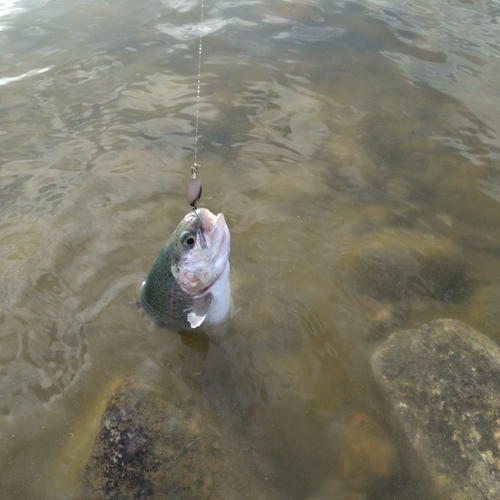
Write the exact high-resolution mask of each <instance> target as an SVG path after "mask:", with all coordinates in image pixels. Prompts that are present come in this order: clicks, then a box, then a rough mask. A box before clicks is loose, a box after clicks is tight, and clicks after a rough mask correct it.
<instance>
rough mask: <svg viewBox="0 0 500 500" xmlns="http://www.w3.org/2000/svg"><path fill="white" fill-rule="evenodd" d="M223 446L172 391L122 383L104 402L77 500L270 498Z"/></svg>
mask: <svg viewBox="0 0 500 500" xmlns="http://www.w3.org/2000/svg"><path fill="white" fill-rule="evenodd" d="M229 441H230V440H229V439H228V436H225V435H223V433H221V432H219V431H218V430H217V429H216V428H215V426H214V424H213V422H212V421H211V418H210V417H209V416H208V415H207V414H206V413H205V412H204V411H202V408H201V406H200V405H199V404H198V403H197V402H196V401H195V400H194V399H193V398H188V399H187V400H186V399H185V398H184V400H180V399H179V397H178V395H177V394H176V391H175V389H173V388H171V387H168V386H167V388H164V387H162V386H156V385H151V384H148V383H144V382H137V381H133V380H127V381H125V382H124V383H123V384H122V385H121V386H120V387H119V388H118V389H117V390H116V391H115V392H114V394H113V395H112V396H111V398H110V399H109V400H108V402H107V405H106V408H105V411H104V414H103V416H102V420H101V425H100V430H99V432H98V434H97V437H96V439H95V441H94V446H93V449H92V451H91V453H90V456H89V457H88V460H87V461H86V463H85V465H84V466H83V471H82V473H81V483H82V491H81V496H82V498H85V499H100V500H104V499H120V500H142V499H144V500H145V499H155V500H174V499H175V500H188V499H189V500H192V499H197V498H199V499H223V498H227V499H229V498H231V499H239V498H275V497H273V496H268V495H267V493H266V492H265V491H263V488H261V485H260V484H259V481H258V480H256V478H255V476H253V475H252V473H249V472H248V471H249V470H250V467H249V464H244V463H243V461H242V459H241V457H240V456H238V455H240V453H239V452H241V450H239V451H238V454H236V453H235V451H234V450H235V447H234V446H232V445H231V444H230V443H229ZM233 444H234V443H233Z"/></svg>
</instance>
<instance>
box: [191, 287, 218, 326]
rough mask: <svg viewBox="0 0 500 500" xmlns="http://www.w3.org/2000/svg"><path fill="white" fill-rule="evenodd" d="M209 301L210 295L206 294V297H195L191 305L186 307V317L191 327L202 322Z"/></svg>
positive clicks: (208, 306)
mask: <svg viewBox="0 0 500 500" xmlns="http://www.w3.org/2000/svg"><path fill="white" fill-rule="evenodd" d="M211 303H212V295H210V294H208V295H207V296H206V297H203V298H200V299H195V300H194V302H193V305H192V306H190V307H188V308H187V309H186V312H187V313H188V315H187V319H188V321H189V323H190V324H191V328H197V327H199V326H200V325H201V324H202V323H203V321H204V320H205V317H206V315H207V313H208V310H209V309H210V304H211Z"/></svg>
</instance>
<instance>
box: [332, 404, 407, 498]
mask: <svg viewBox="0 0 500 500" xmlns="http://www.w3.org/2000/svg"><path fill="white" fill-rule="evenodd" d="M400 470H401V467H400V463H399V456H398V451H397V449H396V447H395V446H394V444H393V443H392V442H391V440H390V438H389V436H388V435H387V433H386V432H384V431H383V430H382V429H381V428H380V426H379V425H378V424H377V423H376V422H374V421H373V420H372V419H371V418H370V417H368V416H367V415H363V414H358V415H355V416H354V417H353V418H352V420H351V422H350V423H349V426H348V428H347V432H346V434H345V436H344V442H343V446H342V452H341V455H340V472H341V474H342V477H343V478H344V480H345V482H346V483H347V484H348V485H349V487H350V488H351V489H352V490H354V491H360V492H368V491H370V490H372V489H373V488H374V487H375V486H378V485H380V484H381V482H383V481H384V480H387V479H388V478H390V477H392V476H395V475H396V474H397V473H398V472H400Z"/></svg>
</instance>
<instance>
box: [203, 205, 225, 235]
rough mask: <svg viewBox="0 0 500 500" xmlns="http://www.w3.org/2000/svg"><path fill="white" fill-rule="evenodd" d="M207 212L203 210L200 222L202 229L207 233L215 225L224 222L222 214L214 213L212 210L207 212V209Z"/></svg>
mask: <svg viewBox="0 0 500 500" xmlns="http://www.w3.org/2000/svg"><path fill="white" fill-rule="evenodd" d="M207 212H208V213H207ZM207 212H205V214H204V217H203V219H202V221H201V223H202V226H203V230H204V231H206V232H207V233H211V232H212V231H213V230H214V229H215V228H216V227H218V226H219V224H221V223H224V222H225V220H224V215H223V214H218V215H214V214H213V213H212V212H209V211H208V210H207Z"/></svg>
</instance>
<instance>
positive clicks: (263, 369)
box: [0, 0, 500, 499]
mask: <svg viewBox="0 0 500 500" xmlns="http://www.w3.org/2000/svg"><path fill="white" fill-rule="evenodd" d="M499 12H500V6H499V5H498V4H497V3H496V2H486V1H484V0H475V1H465V0H464V1H460V0H449V1H445V0H426V1H408V2H391V1H383V0H382V1H377V0H373V1H344V2H327V1H324V2H323V1H314V0H310V1H305V0H303V1H301V0H297V1H295V2H294V1H286V2H284V1H281V2H279V1H268V2H258V1H253V0H248V1H244V0H241V1H235V2H212V1H207V2H205V13H204V21H203V25H202V26H200V25H199V19H200V12H199V4H198V2H196V1H190V0H185V1H184V0H176V1H174V0H163V1H153V0H150V1H148V0H146V1H141V2H138V1H135V0H124V1H122V2H120V3H119V4H118V3H116V2H115V3H113V2H109V3H108V2H104V1H97V0H96V1H93V2H82V1H79V0H70V1H68V0H64V1H62V0H52V1H37V0H33V1H29V0H18V1H9V2H7V1H6V2H2V3H0V61H1V62H0V92H1V95H2V100H1V103H0V107H1V114H0V117H1V118H0V120H1V121H0V151H1V170H0V188H1V197H0V210H1V214H2V217H1V226H2V227H1V229H2V230H1V235H2V245H1V247H0V270H1V276H2V281H1V288H0V294H1V296H2V306H3V307H2V315H1V324H2V327H1V329H0V332H1V333H0V439H1V443H2V444H1V446H0V470H1V471H2V472H1V478H0V496H2V498H8V499H25V498H30V499H38V498H40V499H54V498H68V497H69V495H70V494H71V492H72V491H73V490H72V485H70V486H65V488H67V489H64V488H63V489H62V487H61V485H60V483H59V482H58V481H55V478H56V477H58V475H59V474H60V470H61V469H62V468H64V467H69V468H71V463H70V464H69V465H68V461H69V462H71V459H69V458H68V454H67V452H66V451H65V450H67V449H68V448H70V449H71V447H72V440H74V439H76V438H77V437H78V434H79V432H82V431H81V429H82V428H83V427H84V426H85V425H86V424H85V422H86V419H88V418H91V416H92V415H93V414H94V413H93V412H95V408H96V406H98V405H99V404H100V401H101V400H102V399H103V398H104V397H105V393H106V391H105V388H106V386H107V385H108V384H113V383H114V381H116V380H118V379H121V378H122V377H124V376H126V375H130V374H132V375H133V374H134V373H138V372H140V371H141V370H143V369H144V367H149V369H151V367H153V368H152V369H153V371H155V370H156V371H157V372H158V373H159V374H161V376H168V372H169V370H180V371H181V372H182V373H183V374H184V375H185V376H186V377H187V378H190V379H192V380H194V381H195V384H196V387H198V388H199V391H200V393H201V394H202V395H203V397H204V401H205V402H206V406H207V409H209V410H210V411H214V412H215V413H216V415H217V417H218V419H219V422H220V424H221V425H222V426H228V425H229V426H231V427H232V428H234V432H235V434H237V435H238V438H239V439H242V440H243V441H244V443H245V444H246V446H247V447H248V448H249V449H251V450H252V453H253V457H254V460H255V463H256V464H261V470H260V474H261V476H262V477H264V476H265V477H266V478H267V480H268V481H269V482H270V483H272V485H273V487H275V488H276V489H277V490H279V491H280V492H281V493H282V494H283V495H284V496H285V497H286V498H293V499H307V498H308V497H309V496H311V495H313V494H315V493H318V492H319V491H320V490H321V488H322V485H323V484H324V483H325V482H326V481H329V480H336V479H338V478H339V466H338V462H339V460H341V453H342V452H341V451H340V448H339V441H340V439H341V437H340V436H341V435H342V430H343V429H345V427H346V425H347V424H346V423H347V422H349V420H350V418H351V417H352V416H353V415H354V414H356V413H363V414H367V415H369V416H370V417H371V418H373V419H374V420H376V421H377V423H378V424H379V425H381V426H382V427H384V428H387V421H386V417H385V410H384V407H383V404H382V402H381V401H380V398H379V397H378V395H377V391H376V390H375V388H374V385H373V381H372V377H371V373H370V368H369V361H368V360H369V356H370V353H371V352H372V350H373V349H374V348H375V347H376V345H377V344H378V343H379V342H380V341H382V340H383V339H384V338H385V336H386V335H388V334H389V333H390V331H392V329H394V328H398V327H413V326H418V325H421V324H423V323H424V322H426V321H429V320H431V319H433V318H438V317H443V316H446V317H455V318H458V319H462V320H465V321H467V322H469V323H470V324H472V326H477V327H480V326H481V322H480V319H477V317H475V316H474V314H473V312H471V305H470V304H471V301H472V299H471V297H473V295H474V293H475V291H476V290H479V289H481V287H485V286H487V285H492V284H495V283H498V282H500V263H499V259H500V251H499V249H500V238H499V237H498V234H499V233H498V228H499V225H500V211H499V210H498V208H499V207H498V203H499V202H500V185H499V172H498V160H499V158H500V154H499V153H500V149H499V147H500V141H499V137H498V130H499V129H500V118H499V114H498V112H497V107H496V103H497V102H498V98H499V93H500V91H499V90H498V85H497V82H498V77H499V68H500V59H499V56H500V48H499V44H498V40H500V33H499V31H500V28H499V26H498V24H497V22H496V18H497V16H498V14H499ZM200 30H202V33H203V34H204V38H203V59H202V67H201V102H200V123H199V132H200V138H199V141H198V148H199V149H198V162H199V163H200V164H201V165H202V167H201V169H200V177H201V180H202V182H203V190H204V191H203V193H204V194H203V198H202V201H201V203H200V206H206V207H207V208H210V209H211V210H212V211H213V212H218V211H222V212H223V213H224V214H225V216H226V220H227V222H228V225H229V227H230V230H231V235H232V253H231V266H232V280H233V290H234V292H233V299H234V302H235V306H236V309H237V313H236V315H235V317H234V320H233V323H232V325H231V330H230V332H229V335H228V337H227V338H224V339H220V340H219V341H217V342H210V343H206V342H205V343H204V342H194V343H192V342H189V341H187V340H186V339H182V338H181V337H179V336H178V335H177V334H171V333H169V332H166V331H162V330H159V329H152V328H150V327H149V328H148V327H147V325H146V323H145V322H144V320H143V318H142V317H141V316H140V314H139V313H138V311H137V310H136V309H134V308H132V307H128V306H127V304H129V303H130V302H133V301H134V300H136V292H137V286H138V284H139V283H140V282H141V280H142V279H143V278H144V276H145V274H146V273H147V271H148V269H149V266H150V265H151V263H152V262H153V260H154V258H155V256H156V254H157V252H158V250H159V248H160V247H161V245H162V244H163V243H164V242H165V240H166V239H167V237H168V236H169V234H170V232H171V231H172V230H173V228H174V227H175V226H176V225H177V223H178V221H179V220H180V219H181V218H182V217H183V215H184V214H185V213H186V211H187V209H188V208H189V207H188V205H187V202H186V199H185V190H186V183H187V180H188V178H189V175H190V166H191V164H192V163H193V156H194V145H195V141H194V137H195V134H194V127H195V118H196V89H197V73H198V60H197V50H198V42H199V39H198V37H199V33H200ZM396 230H398V231H403V232H405V231H420V232H421V233H422V234H425V235H426V237H427V238H441V237H443V238H446V239H447V241H451V242H452V243H453V244H454V245H457V246H458V247H459V248H460V251H461V252H463V257H464V259H465V263H466V266H467V276H466V279H465V282H464V284H463V287H464V290H463V293H462V294H461V296H460V297H458V298H457V297H450V296H444V297H437V296H432V294H431V295H428V294H426V293H423V294H421V295H419V296H417V297H413V298H411V299H405V300H399V299H400V298H399V297H388V296H386V295H384V292H383V291H382V292H379V294H378V296H377V293H375V294H373V293H371V294H370V293H365V292H366V290H364V291H363V290H361V291H360V290H359V288H357V287H356V285H355V284H353V282H352V276H351V273H350V267H349V266H348V265H346V261H345V258H346V255H347V256H348V255H351V254H352V253H353V252H354V251H355V249H356V248H357V247H358V241H360V240H359V238H362V237H364V236H366V235H367V234H371V233H373V231H382V232H384V231H386V232H389V233H390V232H391V231H396ZM425 286H426V283H424V284H423V288H425ZM417 295H418V294H417ZM380 324H382V326H380ZM374 325H375V326H374ZM384 325H385V326H384ZM496 326H497V325H496V324H493V325H491V324H490V330H489V331H485V333H488V334H490V335H492V336H495V335H494V334H495V329H496ZM483 331H484V329H483ZM395 444H396V445H397V444H398V443H397V442H395ZM75 446H76V445H75ZM262 464H265V465H262ZM56 485H57V486H56ZM391 495H393V496H394V497H396V496H397V498H399V499H410V498H411V499H413V498H422V495H423V493H422V492H420V491H419V489H418V487H415V485H412V484H411V482H410V481H408V480H407V479H404V475H403V479H400V480H398V481H396V482H395V483H390V484H388V485H387V487H386V489H383V490H382V491H380V490H378V491H376V492H374V493H371V494H370V496H369V497H367V498H370V499H372V498H373V499H379V498H380V499H386V498H393V496H391Z"/></svg>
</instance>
